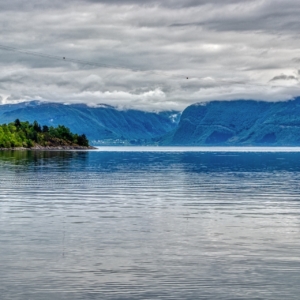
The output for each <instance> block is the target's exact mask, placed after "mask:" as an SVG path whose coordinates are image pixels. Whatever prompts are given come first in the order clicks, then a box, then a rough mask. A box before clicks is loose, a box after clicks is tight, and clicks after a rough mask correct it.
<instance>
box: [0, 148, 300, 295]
mask: <svg viewBox="0 0 300 300" xmlns="http://www.w3.org/2000/svg"><path fill="white" fill-rule="evenodd" d="M110 150H113V149H110ZM186 150H188V149H183V148H181V149H177V150H176V149H173V151H172V152H168V151H167V152H159V151H157V149H156V151H148V152H147V151H146V152H145V151H143V152H139V151H135V152H130V151H129V149H127V151H125V152H120V151H119V152H116V151H115V152H114V151H110V152H109V151H92V152H0V295H1V296H0V298H1V300H7V299H14V300H18V299H22V300H24V299H30V300H31V299H34V300H40V299H43V300H47V299H51V300H53V299H70V300H71V299H72V300H73V299H228V300H229V299H230V300H232V299H272V300H273V299H280V300H281V299H299V295H300V285H299V283H300V199H299V198H300V187H299V182H300V153H293V152H290V153H288V152H279V153H278V152H277V153H276V152H274V153H270V152H262V153H257V152H255V151H256V150H254V151H252V152H236V151H235V150H234V149H232V151H230V152H225V150H224V149H223V150H222V149H215V150H212V151H211V152H204V151H202V150H201V149H200V152H197V151H194V152H187V151H186ZM283 151H284V150H283Z"/></svg>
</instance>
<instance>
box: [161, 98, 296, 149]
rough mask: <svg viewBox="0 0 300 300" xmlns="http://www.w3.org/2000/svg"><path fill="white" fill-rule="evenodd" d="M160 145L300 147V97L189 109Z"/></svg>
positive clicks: (224, 102)
mask: <svg viewBox="0 0 300 300" xmlns="http://www.w3.org/2000/svg"><path fill="white" fill-rule="evenodd" d="M157 142H158V143H159V144H161V145H181V146H183V145H185V146H196V145H199V146H200V145H206V146H211V145H219V146H265V145H270V146H297V145H300V97H298V98H295V99H293V100H289V101H282V102H264V101H254V100H236V101H212V102H208V103H198V104H194V105H191V106H189V107H187V108H186V109H185V110H184V111H183V112H182V115H181V118H180V122H179V124H178V125H177V127H176V128H175V129H174V130H173V131H171V132H169V133H167V134H166V135H164V136H163V137H161V138H160V139H158V140H157Z"/></svg>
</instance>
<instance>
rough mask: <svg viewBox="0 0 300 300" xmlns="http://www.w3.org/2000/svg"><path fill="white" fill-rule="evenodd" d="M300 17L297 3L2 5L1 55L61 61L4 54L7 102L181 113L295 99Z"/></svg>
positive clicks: (1, 88) (2, 92)
mask: <svg viewBox="0 0 300 300" xmlns="http://www.w3.org/2000/svg"><path fill="white" fill-rule="evenodd" d="M299 15H300V2H299V1H295V0H284V1H283V0H247V1H238V0H210V1H203V0H184V1H183V0H164V1H155V0H148V1H147V0H143V1H142V0H100V1H99V0H72V1H71V0H64V1H61V0H51V1H50V0H29V1H24V0H16V1H14V0H11V1H6V0H0V24H1V25H0V26H1V37H0V47H1V46H9V47H14V48H16V49H20V50H26V51H34V52H37V53H41V54H46V55H48V54H49V55H51V56H57V57H60V58H61V59H49V58H46V57H43V56H37V55H35V56H34V55H28V54H25V53H21V52H16V51H5V50H1V49H0V101H1V102H2V103H8V102H16V101H24V100H26V101H27V100H33V99H40V100H47V101H58V102H64V103H87V104H91V105H95V104H98V103H105V104H110V105H114V106H119V107H134V108H138V109H143V110H165V109H176V110H182V109H184V108H185V107H186V106H188V105H189V104H192V103H195V102H202V101H210V100H223V99H224V100H231V99H260V100H267V101H278V100H286V99H291V98H293V97H294V96H297V95H300V85H299V76H300V39H299V36H300V18H299ZM62 57H65V58H66V59H65V60H63V58H62ZM72 59H74V60H81V61H84V62H88V63H89V64H78V63H75V62H72V61H70V60H72ZM187 77H188V79H187Z"/></svg>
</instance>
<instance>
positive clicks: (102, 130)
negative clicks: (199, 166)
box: [0, 101, 180, 145]
mask: <svg viewBox="0 0 300 300" xmlns="http://www.w3.org/2000/svg"><path fill="white" fill-rule="evenodd" d="M179 118H180V113H179V112H177V111H165V112H160V113H155V112H144V111H139V110H134V109H129V110H118V109H116V108H114V107H112V106H109V105H100V106H99V107H89V106H87V105H85V104H70V105H64V104H61V103H51V102H40V101H30V102H23V103H18V104H4V105H0V123H1V124H3V123H9V122H13V121H15V119H20V120H21V121H29V122H33V121H35V120H36V121H37V122H38V123H40V124H45V125H48V126H57V125H65V126H67V127H69V128H70V129H71V131H72V132H74V133H78V134H82V133H84V134H86V136H87V137H88V139H89V140H90V142H91V144H94V145H95V144H120V145H122V144H143V143H145V141H151V139H152V138H155V137H159V136H162V135H164V134H166V133H167V132H169V131H171V130H173V129H174V128H175V127H176V126H177V124H178V121H179Z"/></svg>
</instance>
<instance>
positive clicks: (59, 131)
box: [0, 119, 89, 148]
mask: <svg viewBox="0 0 300 300" xmlns="http://www.w3.org/2000/svg"><path fill="white" fill-rule="evenodd" d="M36 146H41V147H50V148H51V147H66V146H73V147H76V146H79V147H89V141H88V140H87V138H86V136H85V134H82V135H78V134H76V133H75V134H74V133H72V132H71V131H70V129H69V128H67V127H65V126H64V125H59V126H57V127H53V126H50V127H48V126H47V125H44V126H41V125H39V124H38V122H36V121H34V122H33V123H32V124H31V123H29V122H20V120H19V119H16V120H15V122H12V123H9V124H3V125H0V148H15V147H24V148H32V147H36Z"/></svg>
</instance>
